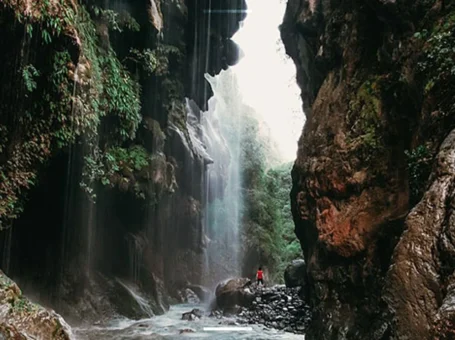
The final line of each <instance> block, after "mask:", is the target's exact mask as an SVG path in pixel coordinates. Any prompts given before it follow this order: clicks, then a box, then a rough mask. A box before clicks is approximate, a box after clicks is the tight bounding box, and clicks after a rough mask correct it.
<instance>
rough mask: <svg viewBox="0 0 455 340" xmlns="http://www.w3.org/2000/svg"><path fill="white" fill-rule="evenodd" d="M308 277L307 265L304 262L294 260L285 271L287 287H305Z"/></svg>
mask: <svg viewBox="0 0 455 340" xmlns="http://www.w3.org/2000/svg"><path fill="white" fill-rule="evenodd" d="M305 277H306V265H305V261H304V260H301V259H299V260H294V261H292V263H291V264H290V265H288V266H287V267H286V270H285V271H284V282H285V284H286V287H289V288H293V287H304V286H305Z"/></svg>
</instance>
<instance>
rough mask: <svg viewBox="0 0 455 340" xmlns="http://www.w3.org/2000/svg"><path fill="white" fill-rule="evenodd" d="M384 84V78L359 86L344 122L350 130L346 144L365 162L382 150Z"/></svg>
mask: <svg viewBox="0 0 455 340" xmlns="http://www.w3.org/2000/svg"><path fill="white" fill-rule="evenodd" d="M385 84H386V81H385V80H384V77H381V76H374V77H371V78H369V79H368V80H366V81H365V82H364V83H362V84H361V85H360V86H359V88H358V90H357V92H356V93H355V95H354V97H353V99H351V101H350V103H349V112H348V115H347V117H346V121H347V124H348V125H349V126H350V127H351V129H350V134H349V136H348V142H349V144H350V145H351V148H353V149H356V150H358V151H360V153H361V154H362V155H363V156H364V157H365V158H366V159H367V160H370V159H372V158H373V157H376V156H377V155H378V153H381V152H382V151H383V150H384V140H383V134H382V128H383V124H382V117H381V111H382V101H381V96H382V91H383V90H384V86H385Z"/></svg>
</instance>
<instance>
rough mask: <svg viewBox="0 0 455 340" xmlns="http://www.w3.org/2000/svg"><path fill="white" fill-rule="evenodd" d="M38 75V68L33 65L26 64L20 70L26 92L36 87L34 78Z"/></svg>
mask: <svg viewBox="0 0 455 340" xmlns="http://www.w3.org/2000/svg"><path fill="white" fill-rule="evenodd" d="M38 76H39V72H38V70H37V69H36V68H35V67H34V66H33V65H27V66H25V67H24V68H23V70H22V78H23V79H24V85H25V87H26V89H27V91H28V92H33V90H35V89H36V81H35V78H36V77H38Z"/></svg>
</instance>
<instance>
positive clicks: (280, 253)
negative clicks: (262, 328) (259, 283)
mask: <svg viewBox="0 0 455 340" xmlns="http://www.w3.org/2000/svg"><path fill="white" fill-rule="evenodd" d="M291 167H292V164H291V163H288V164H283V165H280V166H277V167H275V168H273V169H270V170H268V171H267V172H265V173H263V175H262V176H261V178H259V181H257V182H256V185H255V186H253V188H251V187H250V188H249V189H248V190H247V193H246V195H245V215H244V217H245V227H246V229H245V232H246V240H247V248H250V249H256V251H257V252H258V258H259V261H260V263H261V264H263V265H265V266H267V268H268V269H269V271H270V275H271V278H270V279H271V280H272V281H273V282H277V283H282V282H283V273H284V270H285V268H286V266H287V265H288V264H289V263H290V262H291V261H292V260H294V259H296V258H301V257H302V250H301V247H300V243H299V241H298V240H297V238H296V236H295V234H294V223H293V219H292V214H291V205H290V197H289V193H290V191H291V185H292V184H291Z"/></svg>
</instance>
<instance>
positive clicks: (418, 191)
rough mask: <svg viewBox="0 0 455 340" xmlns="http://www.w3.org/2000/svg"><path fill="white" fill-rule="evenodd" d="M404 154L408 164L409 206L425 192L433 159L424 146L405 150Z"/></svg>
mask: <svg viewBox="0 0 455 340" xmlns="http://www.w3.org/2000/svg"><path fill="white" fill-rule="evenodd" d="M405 154H406V158H407V162H408V172H409V189H410V201H411V205H415V204H417V203H418V202H419V201H420V199H421V198H422V195H423V193H424V192H425V188H426V186H427V182H428V177H429V176H430V172H431V161H432V159H433V157H432V156H431V153H430V151H429V150H428V148H427V147H426V146H425V145H420V146H418V147H417V148H415V149H414V150H407V151H405Z"/></svg>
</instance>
